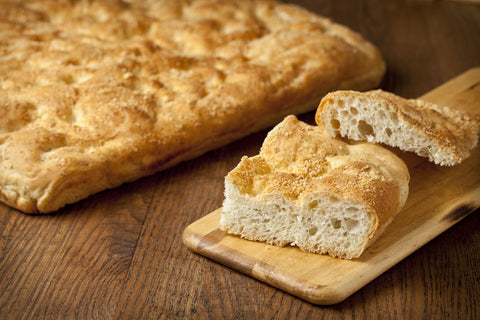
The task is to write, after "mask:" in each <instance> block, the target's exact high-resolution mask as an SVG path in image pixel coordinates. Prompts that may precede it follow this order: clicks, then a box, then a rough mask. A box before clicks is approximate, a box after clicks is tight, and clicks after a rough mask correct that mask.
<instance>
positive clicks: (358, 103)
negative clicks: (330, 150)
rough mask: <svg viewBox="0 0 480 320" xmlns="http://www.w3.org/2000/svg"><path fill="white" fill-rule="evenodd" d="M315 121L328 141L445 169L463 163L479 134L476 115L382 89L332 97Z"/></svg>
mask: <svg viewBox="0 0 480 320" xmlns="http://www.w3.org/2000/svg"><path fill="white" fill-rule="evenodd" d="M315 120H316V122H317V124H318V125H319V126H323V127H325V128H326V130H327V131H328V132H329V133H330V135H332V136H337V135H340V136H342V137H347V138H349V139H353V140H367V141H369V142H379V143H384V144H387V145H390V146H393V147H398V148H400V149H401V150H404V151H411V152H415V153H416V154H418V155H419V156H423V157H426V158H428V159H429V160H430V161H431V162H434V163H436V164H439V165H444V166H452V165H456V164H459V163H460V162H462V161H463V160H465V159H466V158H468V157H469V156H470V151H471V150H472V149H473V148H475V147H476V146H477V144H478V133H479V131H480V115H479V114H475V113H468V112H463V111H459V110H455V109H452V108H449V107H446V106H439V105H436V104H433V103H430V102H427V101H423V100H419V99H411V100H407V99H404V98H402V97H399V96H398V95H395V94H393V93H389V92H385V91H382V90H374V91H369V92H356V91H336V92H331V93H329V94H327V95H326V96H325V97H324V98H323V99H322V101H321V102H320V105H319V107H318V109H317V113H316V115H315Z"/></svg>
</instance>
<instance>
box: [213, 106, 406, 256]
mask: <svg viewBox="0 0 480 320" xmlns="http://www.w3.org/2000/svg"><path fill="white" fill-rule="evenodd" d="M409 179H410V177H409V173H408V169H407V167H406V165H405V163H404V162H403V161H402V160H401V159H400V158H398V157H397V156H395V155H394V154H393V153H391V152H390V151H388V150H386V149H385V148H382V147H380V146H378V145H374V144H370V143H360V144H354V145H351V144H347V143H345V142H343V141H342V140H340V139H335V138H332V137H330V136H329V135H328V134H327V133H326V132H324V131H323V130H322V128H320V127H317V126H311V125H308V124H306V123H304V122H301V121H299V120H298V119H297V118H296V117H295V116H293V115H291V116H288V117H286V118H285V119H284V120H283V121H282V122H281V123H280V124H278V125H277V126H276V127H275V128H274V129H272V130H271V131H270V132H269V133H268V135H267V137H266V139H265V141H264V143H263V145H262V148H261V150H260V153H259V155H256V156H253V157H243V158H242V159H241V161H240V163H239V164H238V165H237V167H236V168H235V169H233V170H232V171H231V172H230V173H229V174H228V175H227V176H226V178H225V200H224V202H223V208H222V212H221V219H220V229H222V230H225V231H227V232H228V233H231V234H236V235H240V236H241V237H244V238H246V239H249V240H257V241H265V242H267V243H269V244H274V245H278V246H285V245H296V246H298V247H299V248H300V249H301V250H304V251H307V252H314V253H326V254H329V255H332V256H334V257H340V258H347V259H351V258H357V257H359V256H360V255H361V254H362V252H363V251H364V250H365V249H366V248H367V247H368V246H369V245H370V244H372V243H373V242H374V241H375V239H377V238H378V236H379V235H380V234H382V232H383V231H384V230H385V227H386V226H387V225H388V224H389V223H390V222H391V221H392V220H393V218H394V217H395V215H396V214H397V213H399V211H400V210H401V208H402V207H403V205H404V204H405V201H406V199H407V196H408V183H409Z"/></svg>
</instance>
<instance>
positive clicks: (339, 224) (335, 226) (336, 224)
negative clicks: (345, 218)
mask: <svg viewBox="0 0 480 320" xmlns="http://www.w3.org/2000/svg"><path fill="white" fill-rule="evenodd" d="M330 222H331V224H332V226H333V229H340V228H341V227H342V221H340V220H339V219H337V218H332V219H330Z"/></svg>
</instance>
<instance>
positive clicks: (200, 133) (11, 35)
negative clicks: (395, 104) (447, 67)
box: [0, 0, 385, 213]
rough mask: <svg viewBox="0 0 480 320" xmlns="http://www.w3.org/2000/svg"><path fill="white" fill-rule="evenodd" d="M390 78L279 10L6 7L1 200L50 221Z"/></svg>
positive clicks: (336, 35)
mask: <svg viewBox="0 0 480 320" xmlns="http://www.w3.org/2000/svg"><path fill="white" fill-rule="evenodd" d="M384 70H385V64H384V62H383V60H382V58H381V56H380V54H379V52H378V50H377V49H376V48H375V47H374V46H373V45H371V44H370V43H368V42H367V41H365V40H364V39H363V38H362V37H361V36H360V35H358V34H357V33H354V32H352V31H351V30H349V29H347V28H345V27H343V26H340V25H338V24H335V23H334V22H332V21H330V20H328V19H325V18H322V17H319V16H317V15H314V14H313V13H310V12H308V11H306V10H304V9H301V8H299V7H296V6H292V5H286V4H280V3H276V2H271V1H256V2H252V1H221V0H207V1H200V0H198V1H195V0H194V1H176V0H175V1H174V0H171V1H166V0H163V1H132V2H127V1H120V0H109V1H107V0H105V1H73V0H71V1H68V0H65V1H53V0H32V1H0V88H1V90H0V199H1V200H2V201H3V202H5V203H6V204H8V205H10V206H12V207H15V208H17V209H20V210H22V211H24V212H31V213H37V212H40V213H46V212H51V211H55V210H57V209H58V208H60V207H62V206H64V205H65V204H68V203H72V202H75V201H78V200H80V199H82V198H85V197H87V196H89V195H91V194H93V193H96V192H99V191H101V190H104V189H107V188H112V187H115V186H118V185H120V184H122V183H124V182H127V181H132V180H135V179H138V178H140V177H142V176H145V175H149V174H152V173H154V172H157V171H159V170H162V169H165V168H168V167H171V166H173V165H174V164H177V163H178V162H180V161H184V160H187V159H191V158H193V157H196V156H198V155H200V154H202V153H204V152H206V151H208V150H211V149H213V148H216V147H219V146H221V145H224V144H226V143H228V142H231V141H232V140H234V139H238V138H240V137H243V136H246V135H247V134H249V133H252V132H254V131H257V130H259V129H262V128H265V127H267V126H270V125H273V124H275V123H277V122H278V121H281V119H283V117H284V116H285V115H286V114H290V113H301V112H305V111H307V110H313V109H314V108H315V107H316V105H317V104H318V101H320V99H321V97H322V96H323V95H324V94H325V93H326V92H328V91H331V90H333V89H342V88H343V89H347V88H350V89H356V90H365V89H369V88H373V87H375V86H376V85H377V84H378V83H379V81H380V79H381V77H382V75H383V73H384Z"/></svg>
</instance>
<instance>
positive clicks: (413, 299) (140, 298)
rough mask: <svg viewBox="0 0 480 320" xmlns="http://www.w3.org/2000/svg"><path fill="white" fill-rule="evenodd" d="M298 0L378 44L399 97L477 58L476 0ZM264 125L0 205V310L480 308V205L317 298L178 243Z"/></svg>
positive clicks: (231, 312) (377, 311)
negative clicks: (81, 194)
mask: <svg viewBox="0 0 480 320" xmlns="http://www.w3.org/2000/svg"><path fill="white" fill-rule="evenodd" d="M295 2H296V3H298V4H300V5H302V6H304V7H306V8H308V9H310V10H312V11H315V12H318V13H320V14H322V15H325V16H329V17H331V18H333V19H334V20H336V21H338V22H340V23H343V24H345V25H347V26H349V27H351V28H353V29H355V30H357V31H359V32H360V33H362V34H363V35H364V36H365V37H366V38H368V39H369V40H371V41H372V42H373V43H375V44H376V45H377V46H379V48H380V49H381V51H382V52H383V54H384V57H385V59H386V62H387V65H388V71H387V74H386V76H385V78H384V81H383V82H382V84H381V87H382V88H383V89H385V90H389V91H392V92H395V93H397V94H400V95H402V96H404V97H408V98H412V97H417V96H420V95H422V94H423V93H425V92H427V91H429V90H431V89H433V88H435V87H437V86H438V85H440V84H442V83H443V82H445V81H447V80H449V79H451V78H453V77H455V76H457V75H459V74H460V73H462V72H464V71H465V70H467V69H469V68H472V67H475V66H480V5H479V4H475V3H472V2H468V1H458V2H456V1H407V2H405V1H381V0H378V1H373V0H372V1H367V0H365V1H338V0H332V1H295ZM479 111H480V110H479ZM312 117H313V113H308V114H306V115H304V116H302V117H301V118H302V119H312ZM266 132H267V130H265V131H262V132H259V133H257V134H254V135H251V136H249V137H247V138H245V139H242V140H239V141H237V142H235V143H232V144H230V145H228V146H226V147H223V148H220V149H218V150H215V151H212V152H209V153H207V154H205V155H204V156H201V157H199V158H198V159H196V160H192V161H189V162H186V163H182V164H180V165H178V166H176V167H174V168H172V169H170V170H167V171H164V172H161V173H158V174H156V175H153V176H151V177H147V178H144V179H142V180H139V181H137V182H135V183H131V184H127V185H124V186H122V187H120V188H117V189H114V190H109V191H105V192H102V193H100V194H97V195H94V196H92V197H90V198H88V199H86V200H84V201H81V202H79V203H77V204H75V205H71V206H69V207H67V208H65V209H63V210H61V211H59V212H58V213H55V214H51V215H46V216H29V215H25V214H22V213H19V212H17V211H15V210H13V209H10V208H8V207H6V206H4V205H0V318H2V319H19V318H22V319H23V318H26V319H68V318H78V319H118V318H125V319H144V318H149V319H152V318H153V319H157V318H187V319H206V318H208V319H231V318H235V319H272V318H275V319H292V318H293V319H314V318H325V319H334V318H360V319H363V318H368V319H374V318H378V317H380V316H381V318H382V319H398V318H407V319H421V318H430V319H434V318H447V319H479V318H480V276H479V270H480V233H479V232H478V230H479V229H480V217H479V215H478V213H479V210H477V211H475V212H473V213H471V214H470V215H469V216H467V217H466V218H464V219H463V220H462V221H460V222H459V223H457V224H456V225H455V226H453V227H452V228H450V229H449V230H447V231H446V232H444V233H443V234H441V235H440V236H438V237H437V238H435V239H434V240H432V241H431V242H429V243H428V244H426V245H425V246H423V247H422V248H421V249H420V250H418V251H416V252H415V253H413V254H412V255H410V256H409V257H407V258H406V259H405V260H403V261H402V262H400V263H399V264H397V265H396V266H394V267H393V268H392V269H390V270H388V271H387V272H385V273H384V274H382V275H381V276H380V277H378V278H377V279H375V280H374V281H373V282H371V283H370V284H368V285H367V286H365V287H364V288H363V289H361V290H360V291H358V292H357V293H355V294H353V295H352V296H350V297H349V298H347V299H346V300H345V301H343V302H341V303H339V304H336V305H333V306H327V307H325V306H323V307H322V306H316V305H313V304H311V303H308V302H305V301H303V300H301V299H299V298H296V297H294V296H291V295H289V294H287V293H284V292H283V291H280V290H278V289H276V288H274V287H271V286H269V285H266V284H264V283H262V282H260V281H257V280H255V279H253V278H250V277H247V276H245V275H243V274H241V273H239V272H236V271H233V270H232V269H229V268H227V267H224V266H222V265H221V264H219V263H217V262H214V261H211V260H209V259H207V258H204V257H203V256H200V255H197V254H195V253H193V252H191V251H189V250H188V249H187V248H186V247H185V246H184V244H183V243H182V239H181V237H182V232H183V230H184V229H185V227H187V226H188V225H189V224H190V223H192V222H194V221H195V220H197V219H199V218H201V217H202V216H204V215H206V214H208V213H209V212H211V211H213V210H215V209H216V208H218V207H220V206H221V204H222V200H223V177H224V176H225V174H226V173H227V172H228V171H229V170H231V169H232V168H233V167H234V166H235V165H236V164H237V163H238V161H239V159H240V157H241V156H242V155H254V154H256V153H257V152H258V149H259V147H260V145H261V143H262V141H263V139H264V137H265V134H266Z"/></svg>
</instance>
